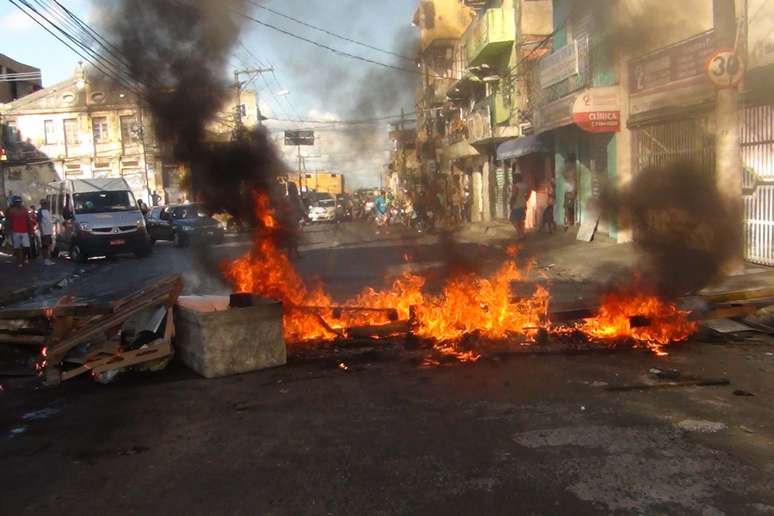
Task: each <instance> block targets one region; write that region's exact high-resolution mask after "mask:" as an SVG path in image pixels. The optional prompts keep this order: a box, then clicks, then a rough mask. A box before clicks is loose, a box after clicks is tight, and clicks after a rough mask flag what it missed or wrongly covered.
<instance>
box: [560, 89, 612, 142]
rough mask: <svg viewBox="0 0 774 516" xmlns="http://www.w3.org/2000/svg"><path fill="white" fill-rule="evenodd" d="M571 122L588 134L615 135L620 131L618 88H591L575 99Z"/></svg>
mask: <svg viewBox="0 0 774 516" xmlns="http://www.w3.org/2000/svg"><path fill="white" fill-rule="evenodd" d="M572 120H573V122H575V123H576V124H577V125H578V127H580V128H581V129H583V130H584V131H587V132H590V133H617V132H618V131H620V130H621V107H620V100H619V97H618V88H616V87H606V88H591V89H589V90H586V91H584V92H581V93H580V95H578V97H577V98H576V99H575V105H574V106H573V109H572Z"/></svg>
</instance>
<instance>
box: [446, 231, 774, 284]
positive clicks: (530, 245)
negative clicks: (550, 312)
mask: <svg viewBox="0 0 774 516" xmlns="http://www.w3.org/2000/svg"><path fill="white" fill-rule="evenodd" d="M576 233H577V229H576V230H574V231H568V232H566V233H565V232H564V231H563V230H562V229H561V228H560V229H559V230H558V231H557V232H555V233H554V234H553V235H548V234H545V233H531V234H529V235H527V237H526V238H525V239H524V240H521V241H519V242H516V233H515V231H514V229H513V227H512V226H511V225H510V224H508V223H507V222H504V221H491V222H486V223H475V224H468V225H467V226H465V227H463V228H461V229H460V230H458V231H457V232H456V233H455V238H456V240H457V241H459V242H470V243H476V244H480V245H487V246H495V247H501V248H503V249H505V248H506V247H507V246H509V245H511V244H516V245H517V246H518V249H519V257H520V259H522V260H529V259H533V260H534V267H533V275H535V276H536V277H540V276H543V277H546V276H547V277H548V278H550V279H552V280H566V281H572V282H583V283H586V282H588V283H595V284H604V283H606V282H608V281H609V280H611V279H614V278H620V277H621V275H623V274H630V273H631V272H632V271H635V270H636V265H637V262H638V259H639V252H638V250H637V247H636V245H635V244H633V243H628V244H619V243H617V242H615V241H614V240H612V239H610V238H608V237H607V236H605V235H600V234H597V235H596V236H595V237H594V241H593V242H590V243H587V242H581V241H578V240H577V239H576ZM761 289H774V268H772V267H764V266H759V265H754V264H749V263H748V264H745V269H744V271H743V272H742V273H741V274H737V275H734V276H727V277H724V278H721V279H720V280H718V281H716V282H714V283H713V284H711V285H708V286H707V287H706V288H705V289H704V290H702V293H703V294H719V293H724V292H731V291H753V290H761Z"/></svg>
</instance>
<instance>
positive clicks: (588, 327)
mask: <svg viewBox="0 0 774 516" xmlns="http://www.w3.org/2000/svg"><path fill="white" fill-rule="evenodd" d="M688 316H689V313H688V312H686V311H683V310H680V309H679V308H677V306H675V305H674V304H672V303H667V302H664V301H662V300H661V299H659V298H658V297H656V296H648V295H645V294H638V293H634V294H624V293H616V294H608V295H607V296H605V297H604V298H603V300H602V307H601V308H600V310H599V315H598V316H597V317H595V318H593V319H587V320H586V321H585V322H584V323H583V324H581V325H580V327H579V329H580V330H581V331H583V332H584V333H586V334H587V335H588V336H589V337H591V338H594V339H600V340H612V339H619V340H620V339H631V340H635V341H637V342H639V343H641V344H644V345H646V346H648V347H649V348H650V349H652V350H653V351H655V352H656V353H658V354H665V353H664V351H663V347H664V346H666V345H668V344H672V343H674V342H680V341H684V340H687V339H688V338H689V337H690V336H691V335H693V334H694V333H695V332H696V330H697V329H698V324H697V323H696V322H694V321H690V320H689V319H688Z"/></svg>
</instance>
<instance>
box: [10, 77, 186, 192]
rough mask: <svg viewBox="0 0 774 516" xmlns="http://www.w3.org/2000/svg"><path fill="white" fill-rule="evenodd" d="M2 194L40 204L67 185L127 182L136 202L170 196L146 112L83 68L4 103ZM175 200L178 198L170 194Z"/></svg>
mask: <svg viewBox="0 0 774 516" xmlns="http://www.w3.org/2000/svg"><path fill="white" fill-rule="evenodd" d="M0 125H2V126H3V127H4V130H3V131H2V132H3V133H4V134H0V136H1V137H2V141H0V146H2V147H5V149H6V152H7V160H6V161H4V162H3V163H2V167H0V173H2V174H3V180H4V181H3V182H2V184H4V190H5V191H4V192H2V195H5V196H10V195H20V196H22V197H23V198H24V199H25V201H26V202H29V203H33V204H35V203H37V201H38V200H39V199H40V198H41V197H43V195H44V194H45V192H46V185H47V184H48V183H49V182H52V181H60V180H64V179H91V178H108V177H123V178H124V179H126V181H127V182H128V183H129V186H130V187H131V189H132V191H133V192H134V195H135V196H136V197H137V198H138V199H144V200H146V202H147V201H149V197H150V193H151V192H152V191H157V192H158V193H159V194H161V195H162V196H163V195H164V193H165V192H164V189H163V187H164V186H166V184H165V182H164V181H163V177H164V176H169V175H173V174H172V168H174V169H175V170H177V167H176V166H175V165H173V164H172V163H168V162H165V161H164V160H163V158H162V152H161V149H160V146H159V145H158V144H157V142H156V138H155V132H154V130H153V122H152V120H151V117H150V114H149V111H148V109H147V106H145V105H144V103H143V102H142V101H141V100H140V99H138V97H137V94H136V93H134V92H132V91H129V90H128V88H125V87H123V86H121V85H117V84H115V82H114V81H112V80H111V79H109V78H107V77H105V76H103V75H102V74H101V73H98V72H97V71H96V70H93V69H91V68H86V67H79V68H78V69H77V70H76V72H75V74H74V75H73V76H72V77H71V78H69V79H67V80H65V81H62V82H60V83H58V84H55V85H53V86H50V87H48V88H44V89H41V90H39V91H36V92H34V93H31V94H29V95H26V96H24V97H21V98H20V99H18V100H16V101H14V102H11V103H8V104H0ZM166 193H167V194H168V195H173V194H175V193H176V192H166Z"/></svg>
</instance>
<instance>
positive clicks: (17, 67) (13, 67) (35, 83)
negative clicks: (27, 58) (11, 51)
mask: <svg viewBox="0 0 774 516" xmlns="http://www.w3.org/2000/svg"><path fill="white" fill-rule="evenodd" d="M42 87H43V83H42V79H41V75H40V68H35V67H34V66H30V65H26V64H23V63H20V62H18V61H14V60H13V59H11V58H10V57H8V56H6V55H4V54H0V104H4V103H7V102H12V101H14V100H17V99H20V98H22V97H24V96H25V95H29V94H30V93H34V92H36V91H38V90H39V89H41V88H42Z"/></svg>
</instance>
